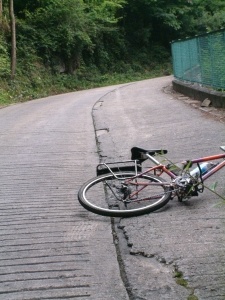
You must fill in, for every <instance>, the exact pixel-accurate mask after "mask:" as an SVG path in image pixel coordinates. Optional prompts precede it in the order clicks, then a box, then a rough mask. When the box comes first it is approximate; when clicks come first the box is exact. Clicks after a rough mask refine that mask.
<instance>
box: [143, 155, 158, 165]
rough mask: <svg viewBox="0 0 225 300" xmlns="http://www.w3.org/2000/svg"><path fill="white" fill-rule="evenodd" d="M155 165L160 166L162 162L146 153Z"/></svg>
mask: <svg viewBox="0 0 225 300" xmlns="http://www.w3.org/2000/svg"><path fill="white" fill-rule="evenodd" d="M145 155H146V156H147V157H148V158H149V159H150V160H151V161H152V162H153V163H154V164H155V165H160V162H159V161H158V160H156V159H155V158H154V157H153V156H151V155H150V154H148V153H146V154H145Z"/></svg>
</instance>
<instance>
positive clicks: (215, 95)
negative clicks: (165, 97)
mask: <svg viewBox="0 0 225 300" xmlns="http://www.w3.org/2000/svg"><path fill="white" fill-rule="evenodd" d="M173 89H174V90H175V91H176V92H178V93H181V94H184V95H186V96H188V97H190V98H193V99H196V100H200V101H204V100H205V99H206V98H208V99H209V100H210V101H211V103H212V106H214V107H220V108H221V107H222V108H225V93H222V92H217V91H215V90H211V89H208V88H205V87H202V86H200V85H197V84H193V83H185V82H183V81H180V80H177V79H174V80H173Z"/></svg>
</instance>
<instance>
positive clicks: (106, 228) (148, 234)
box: [0, 77, 225, 300]
mask: <svg viewBox="0 0 225 300" xmlns="http://www.w3.org/2000/svg"><path fill="white" fill-rule="evenodd" d="M171 80H172V78H171V77H164V78H158V79H153V80H147V81H141V82H136V83H132V84H128V85H122V86H115V87H107V88H102V89H94V90H89V91H83V92H76V93H70V94H66V95H60V96H54V97H49V98H46V99H40V100H35V101H31V102H29V103H24V104H18V105H14V106H10V107H7V108H4V109H2V110H0V165H1V173H0V182H1V189H0V214H1V219H0V235H1V242H0V252H1V254H0V263H1V264H0V282H1V284H0V299H3V300H31V299H93V300H96V299H105V300H111V299H116V300H123V299H130V300H134V299H135V300H136V299H146V300H158V299H159V300H161V299H171V300H176V299H177V300H183V299H184V300H186V299H188V300H195V299H202V300H206V299H216V300H222V299H223V300H224V299H225V290H224V282H225V276H224V260H225V259H224V237H225V235H224V209H225V208H224V206H219V205H217V204H219V203H220V200H219V199H218V197H216V196H215V195H214V194H212V193H210V192H209V191H207V190H206V193H204V194H203V195H201V196H200V197H199V198H198V199H196V200H195V199H193V200H190V201H188V202H186V203H183V204H181V203H178V202H177V201H175V200H174V201H171V202H170V203H169V204H168V205H167V206H166V207H165V209H162V210H161V211H160V212H157V213H153V214H149V215H146V216H141V217H137V218H130V219H121V220H120V219H118V220H117V219H116V220H114V222H113V223H112V224H111V220H110V219H109V218H106V217H101V216H96V215H94V214H91V213H89V212H87V211H85V210H84V209H83V208H82V207H81V206H80V205H79V204H78V201H77V196H76V194H77V191H78V188H79V186H80V185H81V184H82V183H83V182H84V181H86V180H87V179H89V178H91V177H93V176H95V166H96V164H97V163H98V161H99V155H98V153H97V147H96V140H95V131H96V134H97V137H98V138H97V139H98V142H99V144H98V145H99V147H100V153H99V154H100V159H101V160H110V161H113V160H114V159H116V160H118V159H127V158H130V148H131V147H132V146H135V145H139V146H143V147H148V148H149V147H160V148H161V147H164V148H167V149H168V150H169V156H168V157H169V158H170V159H171V160H173V161H176V160H180V159H186V158H192V157H199V156H203V155H208V154H212V153H217V152H219V146H220V145H222V144H224V145H225V134H224V129H225V126H224V124H223V123H220V122H219V121H217V120H215V119H214V118H212V117H210V116H209V115H208V114H205V113H204V112H201V111H200V110H198V109H194V108H193V107H192V106H190V105H186V104H185V103H184V102H183V101H180V100H178V99H177V98H176V97H174V95H173V94H171V93H170V92H169V89H168V86H169V85H170V84H171ZM165 87H167V88H165ZM93 121H94V123H93ZM221 174H222V175H224V173H220V177H219V176H217V177H215V179H214V180H218V179H220V184H219V186H218V188H219V191H220V192H221V193H222V192H223V187H224V184H225V183H224V178H225V177H224V176H222V177H221ZM221 178H222V180H221ZM209 185H210V183H209ZM112 225H113V226H112ZM112 233H113V234H112ZM175 275H176V276H178V275H179V278H178V277H177V278H176V277H174V276H175ZM184 285H186V287H184ZM188 297H189V298H188ZM191 297H192V298H191ZM196 297H197V298H196Z"/></svg>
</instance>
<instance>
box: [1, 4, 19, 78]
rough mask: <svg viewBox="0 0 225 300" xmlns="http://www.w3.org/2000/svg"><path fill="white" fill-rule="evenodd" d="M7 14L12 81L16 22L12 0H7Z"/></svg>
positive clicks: (12, 75) (14, 65)
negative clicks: (8, 16)
mask: <svg viewBox="0 0 225 300" xmlns="http://www.w3.org/2000/svg"><path fill="white" fill-rule="evenodd" d="M0 1H1V0H0ZM9 14H10V27H11V47H12V48H11V79H14V78H15V74H16V20H15V15H14V5H13V0H9Z"/></svg>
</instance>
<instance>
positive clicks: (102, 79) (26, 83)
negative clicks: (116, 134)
mask: <svg viewBox="0 0 225 300" xmlns="http://www.w3.org/2000/svg"><path fill="white" fill-rule="evenodd" d="M171 73H172V66H171V64H170V62H168V63H164V64H162V65H154V66H153V67H148V68H140V67H139V68H138V70H134V69H132V67H129V68H127V69H125V70H124V71H122V70H121V71H115V72H108V73H105V74H101V73H100V72H99V71H98V70H96V69H95V68H89V69H88V68H85V69H82V68H81V70H78V72H77V73H76V74H74V75H67V74H52V73H51V72H50V71H48V70H47V69H45V68H43V67H41V66H34V68H32V70H22V71H21V70H20V69H19V71H18V74H17V75H16V78H15V80H10V79H9V78H7V77H5V78H0V107H2V106H7V105H10V104H14V103H20V102H25V101H29V100H32V99H37V98H42V97H47V96H50V95H56V94H61V93H67V92H72V91H78V90H85V89H91V88H96V87H103V86H108V85H116V84H123V83H129V82H133V81H139V80H144V79H150V78H154V77H160V76H165V75H170V74H171Z"/></svg>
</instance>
